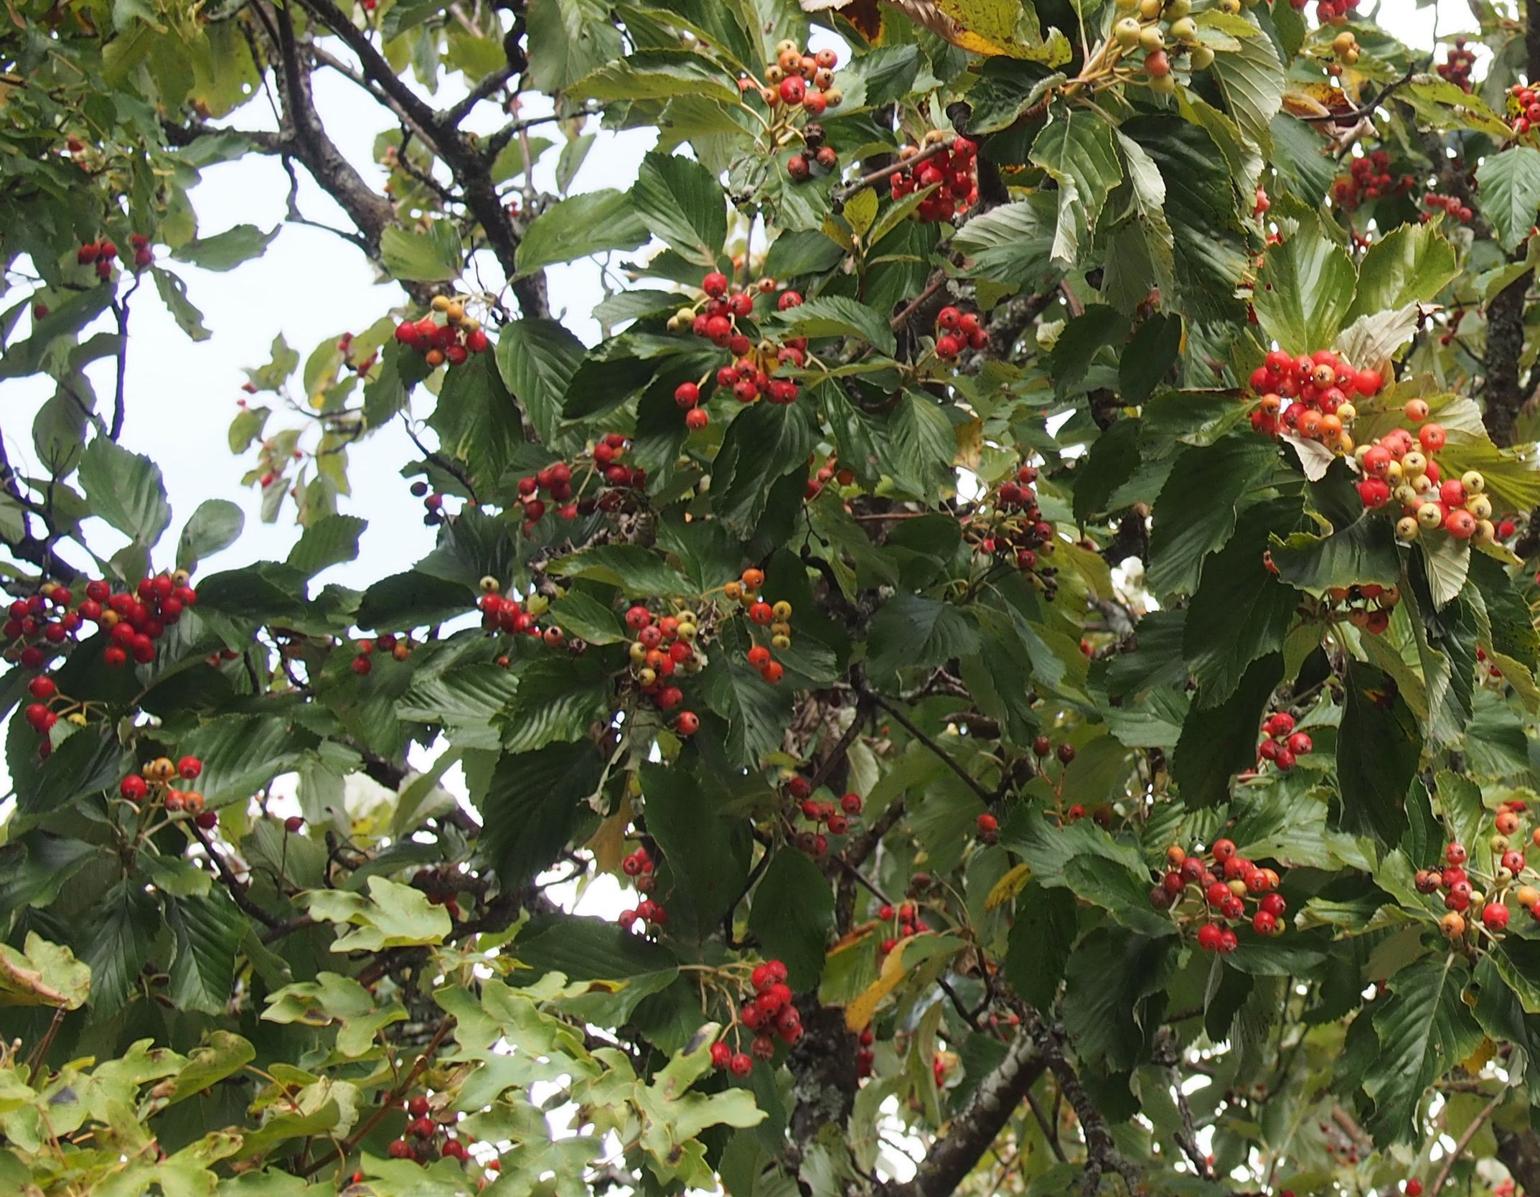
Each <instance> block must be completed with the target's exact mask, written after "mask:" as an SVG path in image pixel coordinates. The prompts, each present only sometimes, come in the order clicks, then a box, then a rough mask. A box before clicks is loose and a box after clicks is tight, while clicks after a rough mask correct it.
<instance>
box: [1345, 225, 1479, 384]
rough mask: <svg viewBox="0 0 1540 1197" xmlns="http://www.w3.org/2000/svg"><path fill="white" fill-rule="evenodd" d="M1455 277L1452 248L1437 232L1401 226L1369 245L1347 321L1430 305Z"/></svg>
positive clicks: (1455, 265) (1413, 226) (1359, 269)
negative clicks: (1408, 306) (1420, 305)
mask: <svg viewBox="0 0 1540 1197" xmlns="http://www.w3.org/2000/svg"><path fill="white" fill-rule="evenodd" d="M1458 273H1459V266H1458V264H1457V263H1456V262H1455V256H1454V247H1453V246H1452V245H1450V244H1449V242H1448V241H1446V240H1444V238H1443V237H1442V236H1441V235H1440V234H1439V232H1438V230H1437V229H1436V228H1434V227H1433V226H1432V225H1431V224H1403V225H1401V226H1400V227H1399V228H1395V229H1392V230H1391V231H1390V233H1389V234H1387V235H1386V236H1385V237H1383V238H1381V239H1380V240H1378V241H1376V242H1375V243H1374V244H1373V245H1371V246H1370V247H1369V252H1368V253H1366V254H1365V255H1364V257H1363V261H1361V262H1360V263H1359V264H1358V292H1357V294H1355V295H1354V296H1353V306H1352V307H1351V308H1349V309H1348V313H1347V319H1348V320H1349V321H1351V320H1355V319H1357V318H1358V317H1360V316H1368V315H1372V314H1373V313H1375V312H1383V311H1387V310H1390V309H1393V308H1401V307H1405V306H1406V305H1407V304H1412V303H1430V302H1431V301H1432V300H1433V299H1434V297H1435V296H1437V295H1438V293H1439V292H1440V291H1442V290H1443V289H1444V286H1445V284H1447V283H1448V282H1449V281H1450V280H1451V279H1453V278H1454V277H1455V275H1456V274H1458ZM1353 361H1354V365H1358V364H1360V363H1359V362H1358V360H1357V359H1356V358H1355V359H1353Z"/></svg>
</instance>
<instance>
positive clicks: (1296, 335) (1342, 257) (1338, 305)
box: [1251, 221, 1357, 364]
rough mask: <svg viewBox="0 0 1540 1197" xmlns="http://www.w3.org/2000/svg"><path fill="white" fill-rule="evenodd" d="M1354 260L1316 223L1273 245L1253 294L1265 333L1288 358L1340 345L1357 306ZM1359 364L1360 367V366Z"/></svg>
mask: <svg viewBox="0 0 1540 1197" xmlns="http://www.w3.org/2000/svg"><path fill="white" fill-rule="evenodd" d="M1356 279H1357V276H1356V272H1355V271H1354V269H1353V260H1352V259H1351V258H1349V257H1348V255H1347V253H1346V252H1345V251H1344V250H1343V249H1342V248H1341V247H1340V246H1339V245H1337V244H1336V243H1335V242H1333V241H1331V240H1329V239H1328V238H1327V237H1326V236H1325V234H1323V233H1322V232H1321V230H1320V227H1319V225H1317V224H1316V223H1315V222H1314V221H1303V222H1301V224H1300V226H1299V228H1298V230H1297V231H1296V232H1295V233H1294V235H1293V236H1291V237H1286V238H1285V239H1284V240H1283V241H1282V242H1281V243H1280V244H1277V245H1271V246H1269V247H1268V249H1267V252H1266V253H1265V254H1264V255H1263V258H1262V270H1261V273H1260V275H1259V276H1258V278H1257V284H1256V289H1255V290H1254V292H1253V294H1252V301H1251V302H1252V306H1253V307H1255V309H1256V313H1257V319H1258V320H1259V321H1260V322H1261V325H1262V330H1263V331H1264V332H1265V333H1266V334H1267V335H1268V336H1270V337H1273V338H1274V339H1275V340H1277V341H1278V343H1279V345H1281V346H1282V347H1283V350H1284V352H1286V353H1295V354H1299V353H1314V352H1315V350H1317V349H1319V348H1320V347H1321V346H1323V345H1331V344H1333V343H1334V342H1335V340H1336V337H1337V333H1338V332H1339V331H1340V330H1341V328H1342V326H1343V325H1344V324H1345V323H1346V319H1347V315H1348V312H1349V311H1350V310H1351V308H1352V306H1353V294H1354V290H1355V287H1356ZM1355 364H1356V363H1355Z"/></svg>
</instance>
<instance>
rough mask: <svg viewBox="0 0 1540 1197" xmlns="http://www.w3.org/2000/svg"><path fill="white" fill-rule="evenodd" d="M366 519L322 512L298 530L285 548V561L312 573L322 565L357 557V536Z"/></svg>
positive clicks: (336, 563)
mask: <svg viewBox="0 0 1540 1197" xmlns="http://www.w3.org/2000/svg"><path fill="white" fill-rule="evenodd" d="M367 526H368V524H367V521H365V520H362V519H360V518H359V517H358V516H356V515H323V516H322V517H321V518H320V519H318V520H316V521H315V522H314V523H312V524H311V525H310V526H309V527H308V528H306V529H305V530H304V532H302V533H301V534H300V538H299V541H298V543H297V544H295V546H294V547H293V548H292V549H290V550H289V557H288V562H287V564H289V565H292V566H293V567H294V568H295V569H297V570H299V571H300V572H302V573H303V574H304V575H305V576H306V577H307V578H308V577H314V576H315V575H316V574H318V573H320V572H321V571H322V570H323V569H327V568H329V567H330V566H333V565H341V564H343V563H344V562H347V561H353V560H355V559H356V558H357V557H358V538H359V537H360V536H362V535H363V533H364V528H366V527H367Z"/></svg>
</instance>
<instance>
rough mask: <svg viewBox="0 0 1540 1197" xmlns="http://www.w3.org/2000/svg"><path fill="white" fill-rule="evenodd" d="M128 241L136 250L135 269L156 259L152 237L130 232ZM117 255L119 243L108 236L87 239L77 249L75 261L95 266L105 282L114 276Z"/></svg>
mask: <svg viewBox="0 0 1540 1197" xmlns="http://www.w3.org/2000/svg"><path fill="white" fill-rule="evenodd" d="M128 243H129V246H130V248H132V249H133V251H134V269H135V270H143V269H144V268H145V267H146V266H148V265H150V263H151V262H153V261H154V260H155V255H154V253H153V252H152V251H151V249H150V239H149V238H148V237H146V236H145V235H144V234H143V233H131V234H129V238H128ZM117 256H118V247H117V244H116V243H115V242H113V241H110V240H108V239H107V238H106V237H103V238H102V239H101V240H100V241H87V242H86V243H85V244H84V245H82V246H81V247H80V248H79V249H77V250H76V251H75V261H76V262H78V263H79V264H80V265H82V266H94V267H95V268H96V277H97V278H99V279H101V280H103V281H104V282H105V281H106V280H107V279H109V278H111V277H112V263H113V262H114V261H115V260H116V259H117Z"/></svg>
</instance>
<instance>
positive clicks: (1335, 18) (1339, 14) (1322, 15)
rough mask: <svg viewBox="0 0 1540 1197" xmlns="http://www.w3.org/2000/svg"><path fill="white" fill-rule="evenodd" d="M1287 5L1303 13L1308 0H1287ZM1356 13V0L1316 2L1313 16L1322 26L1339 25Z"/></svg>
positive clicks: (1323, 0) (1308, 3) (1307, 5)
mask: <svg viewBox="0 0 1540 1197" xmlns="http://www.w3.org/2000/svg"><path fill="white" fill-rule="evenodd" d="M1289 4H1290V6H1291V7H1293V8H1297V9H1299V10H1300V11H1301V12H1303V11H1304V10H1305V9H1306V8H1308V7H1309V5H1310V0H1289ZM1357 13H1358V0H1316V6H1315V16H1316V20H1318V21H1320V23H1321V24H1322V25H1341V24H1342V23H1343V22H1344V21H1346V20H1347V19H1348V18H1349V17H1351V16H1356V15H1357Z"/></svg>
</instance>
